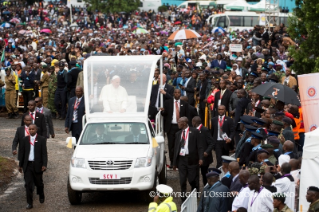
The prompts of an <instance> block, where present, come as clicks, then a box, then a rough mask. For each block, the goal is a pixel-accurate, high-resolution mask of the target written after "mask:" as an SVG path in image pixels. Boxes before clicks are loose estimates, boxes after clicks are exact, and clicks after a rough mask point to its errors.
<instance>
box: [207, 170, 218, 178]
mask: <svg viewBox="0 0 319 212" xmlns="http://www.w3.org/2000/svg"><path fill="white" fill-rule="evenodd" d="M219 175H220V173H218V172H214V171H212V172H208V173H207V174H206V177H207V178H210V177H217V176H219Z"/></svg>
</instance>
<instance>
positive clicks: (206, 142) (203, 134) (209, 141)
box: [198, 126, 216, 166]
mask: <svg viewBox="0 0 319 212" xmlns="http://www.w3.org/2000/svg"><path fill="white" fill-rule="evenodd" d="M198 131H199V141H200V142H202V145H203V148H204V152H206V153H207V154H208V156H207V157H203V159H204V161H203V166H209V164H211V163H212V162H213V155H212V150H213V149H214V148H215V143H216V141H214V140H213V137H212V135H211V134H210V131H209V129H208V128H206V127H204V126H202V127H201V128H200V129H198Z"/></svg>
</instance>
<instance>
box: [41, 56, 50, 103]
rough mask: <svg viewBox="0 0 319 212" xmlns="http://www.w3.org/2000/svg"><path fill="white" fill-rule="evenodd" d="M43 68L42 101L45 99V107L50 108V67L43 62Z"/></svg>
mask: <svg viewBox="0 0 319 212" xmlns="http://www.w3.org/2000/svg"><path fill="white" fill-rule="evenodd" d="M41 66H42V71H43V75H42V78H41V80H40V84H41V95H42V99H43V106H44V107H47V106H48V99H49V89H48V86H49V75H48V73H47V70H48V67H47V64H46V63H44V62H42V63H41Z"/></svg>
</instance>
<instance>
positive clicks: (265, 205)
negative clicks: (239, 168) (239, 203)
mask: <svg viewBox="0 0 319 212" xmlns="http://www.w3.org/2000/svg"><path fill="white" fill-rule="evenodd" d="M248 187H249V189H250V193H249V200H248V209H247V212H257V211H258V212H272V211H273V210H274V205H273V198H272V193H271V192H270V191H268V190H267V189H265V188H264V187H262V186H261V185H260V183H259V178H258V176H257V175H252V176H250V178H249V179H248Z"/></svg>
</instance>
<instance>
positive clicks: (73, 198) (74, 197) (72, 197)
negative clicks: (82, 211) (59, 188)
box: [68, 178, 82, 205]
mask: <svg viewBox="0 0 319 212" xmlns="http://www.w3.org/2000/svg"><path fill="white" fill-rule="evenodd" d="M68 197H69V202H70V204H71V205H79V204H81V199H82V192H80V191H74V190H73V189H72V188H71V185H70V179H69V178H68Z"/></svg>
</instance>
